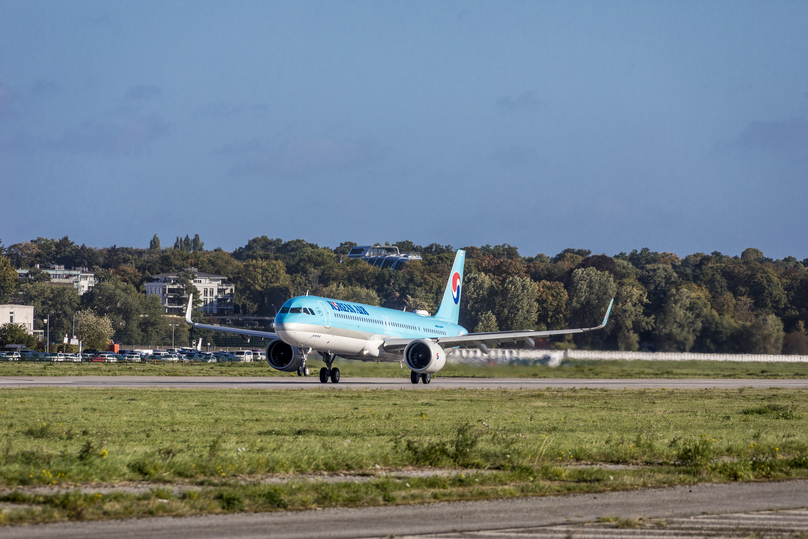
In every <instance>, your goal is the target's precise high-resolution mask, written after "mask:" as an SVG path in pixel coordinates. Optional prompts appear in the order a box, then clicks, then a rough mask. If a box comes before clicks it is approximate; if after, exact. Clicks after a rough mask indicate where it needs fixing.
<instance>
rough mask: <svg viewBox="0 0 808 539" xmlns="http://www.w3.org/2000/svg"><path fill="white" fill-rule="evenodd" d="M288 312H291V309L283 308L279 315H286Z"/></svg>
mask: <svg viewBox="0 0 808 539" xmlns="http://www.w3.org/2000/svg"><path fill="white" fill-rule="evenodd" d="M288 312H289V307H281V312H279V313H278V314H286V313H288Z"/></svg>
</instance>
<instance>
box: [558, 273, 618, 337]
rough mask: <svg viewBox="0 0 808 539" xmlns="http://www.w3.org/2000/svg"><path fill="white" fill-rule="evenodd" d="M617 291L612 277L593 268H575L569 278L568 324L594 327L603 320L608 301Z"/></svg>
mask: <svg viewBox="0 0 808 539" xmlns="http://www.w3.org/2000/svg"><path fill="white" fill-rule="evenodd" d="M616 293H617V286H616V285H615V283H614V278H613V277H612V276H611V275H610V274H609V273H606V272H603V271H598V270H596V269H595V268H583V269H577V270H575V271H573V272H572V276H571V278H570V289H569V297H570V324H572V325H573V326H574V327H594V326H597V325H600V323H601V322H602V321H603V315H604V313H605V312H606V308H607V307H608V305H609V301H611V299H612V298H613V297H615V294H616Z"/></svg>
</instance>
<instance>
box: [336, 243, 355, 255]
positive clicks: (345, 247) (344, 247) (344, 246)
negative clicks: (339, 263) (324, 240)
mask: <svg viewBox="0 0 808 539" xmlns="http://www.w3.org/2000/svg"><path fill="white" fill-rule="evenodd" d="M354 247H356V243H354V242H352V241H343V242H342V243H340V244H339V247H337V248H336V249H334V254H336V255H343V256H344V255H347V254H348V253H350V252H351V249H353V248H354Z"/></svg>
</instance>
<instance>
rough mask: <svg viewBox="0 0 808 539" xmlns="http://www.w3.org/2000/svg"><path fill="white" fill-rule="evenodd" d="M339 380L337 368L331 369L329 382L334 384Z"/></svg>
mask: <svg viewBox="0 0 808 539" xmlns="http://www.w3.org/2000/svg"><path fill="white" fill-rule="evenodd" d="M337 382H339V369H336V368H335V369H331V383H332V384H336V383H337Z"/></svg>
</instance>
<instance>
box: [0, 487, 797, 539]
mask: <svg viewBox="0 0 808 539" xmlns="http://www.w3.org/2000/svg"><path fill="white" fill-rule="evenodd" d="M805 508H808V481H802V480H800V481H782V482H772V483H727V484H702V485H694V486H680V487H670V488H658V489H644V490H631V491H623V492H607V493H600V494H580V495H571V496H548V497H536V498H509V499H502V500H489V501H482V502H454V503H434V504H426V505H400V506H385V507H367V508H348V509H345V508H337V509H323V510H310V511H290V512H275V513H237V514H228V515H210V516H202V517H183V518H172V517H160V518H140V519H129V520H110V521H101V522H63V523H58V524H45V525H29V526H19V527H4V528H0V529H2V532H1V533H0V535H2V537H3V538H4V539H29V538H42V539H72V538H86V539H96V538H97V539H100V538H108V537H116V538H119V539H120V538H141V537H155V538H166V539H214V538H216V539H218V538H222V537H232V538H240V539H243V538H254V537H276V538H278V539H298V538H304V537H305V538H308V537H317V538H323V539H326V538H328V539H332V538H333V539H343V538H354V537H399V538H400V537H402V536H403V537H413V538H415V537H436V536H438V537H447V538H450V537H451V538H468V539H473V538H480V537H486V538H489V539H490V538H491V537H519V538H525V537H579V536H580V537H583V536H587V537H658V536H660V535H665V536H666V537H669V536H670V537H705V536H711V537H714V536H719V537H749V536H758V537H771V536H774V537H788V536H797V534H798V533H799V532H800V531H805V530H806V529H808V512H805V511H794V510H799V509H805ZM771 511H776V512H775V513H770V512H771ZM759 512H769V513H759ZM691 517H692V520H693V522H689V523H688V524H689V526H684V525H682V523H683V522H684V521H690V520H691ZM708 517H709V518H708ZM617 519H620V520H617ZM631 519H645V520H646V521H647V524H646V523H645V522H643V521H632V520H631ZM621 520H622V522H623V524H627V525H624V526H623V527H617V525H619V524H620V523H621ZM667 528H671V529H670V530H668V529H667ZM593 531H594V532H595V533H594V534H593V533H590V532H593ZM677 531H679V532H682V533H677ZM715 532H718V533H715Z"/></svg>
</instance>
